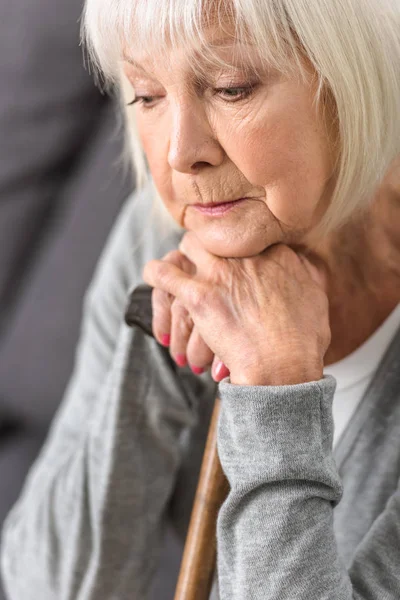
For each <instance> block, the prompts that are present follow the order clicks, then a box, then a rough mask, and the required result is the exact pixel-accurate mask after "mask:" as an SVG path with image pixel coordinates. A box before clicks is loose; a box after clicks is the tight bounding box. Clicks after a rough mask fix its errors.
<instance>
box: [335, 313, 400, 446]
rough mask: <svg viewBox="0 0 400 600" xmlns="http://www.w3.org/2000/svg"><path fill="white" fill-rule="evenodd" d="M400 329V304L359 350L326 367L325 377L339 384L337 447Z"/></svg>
mask: <svg viewBox="0 0 400 600" xmlns="http://www.w3.org/2000/svg"><path fill="white" fill-rule="evenodd" d="M399 327H400V304H398V305H397V307H396V308H395V309H394V310H393V311H392V313H391V314H390V315H389V316H388V318H387V319H386V320H385V321H384V322H383V323H382V325H381V326H380V327H378V329H377V330H376V331H375V332H374V333H373V334H372V336H371V337H370V338H368V339H367V340H366V341H365V342H364V343H363V344H362V345H361V346H360V347H359V348H357V350H355V351H354V352H352V353H351V354H349V355H348V356H346V358H344V359H343V360H340V361H338V362H336V363H334V364H332V365H329V366H327V367H325V368H324V374H325V375H328V374H329V375H333V377H334V378H335V379H336V381H337V387H336V392H335V396H334V398H333V407H332V409H333V421H334V425H335V431H334V437H333V446H334V447H335V445H336V444H337V442H338V440H339V437H340V436H341V434H342V433H343V431H344V430H345V428H346V426H347V424H348V422H349V421H350V419H351V417H352V416H353V414H354V413H355V411H356V408H357V406H358V405H359V403H360V401H361V399H362V397H363V395H364V393H365V391H366V389H367V387H368V385H369V384H370V382H371V380H372V378H373V376H374V374H375V372H376V370H377V368H378V365H379V363H380V361H381V359H382V358H383V355H384V354H385V351H386V350H387V348H388V347H389V344H390V342H391V341H392V339H393V337H394V335H395V333H396V331H397V329H398V328H399Z"/></svg>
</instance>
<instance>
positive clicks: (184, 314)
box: [169, 299, 193, 367]
mask: <svg viewBox="0 0 400 600" xmlns="http://www.w3.org/2000/svg"><path fill="white" fill-rule="evenodd" d="M192 330H193V321H192V319H191V317H190V315H189V313H188V311H187V310H186V309H185V307H184V306H183V305H182V304H181V303H180V302H179V300H177V299H175V300H174V301H173V303H172V305H171V342H170V347H169V348H170V349H169V351H170V354H171V356H172V358H173V359H174V360H175V362H176V364H177V365H178V366H179V367H184V366H185V365H186V364H187V356H186V349H187V345H188V342H189V338H190V335H191V333H192Z"/></svg>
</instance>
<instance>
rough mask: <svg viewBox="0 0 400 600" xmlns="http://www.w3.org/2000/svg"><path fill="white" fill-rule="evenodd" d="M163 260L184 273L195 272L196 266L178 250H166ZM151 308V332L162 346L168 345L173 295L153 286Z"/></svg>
mask: <svg viewBox="0 0 400 600" xmlns="http://www.w3.org/2000/svg"><path fill="white" fill-rule="evenodd" d="M162 260H163V261H164V262H168V263H171V264H173V265H176V266H177V267H179V268H180V269H182V271H184V272H185V273H192V274H194V273H195V272H196V267H195V266H194V264H193V263H192V262H190V260H189V259H188V258H187V257H186V256H185V255H184V254H182V253H181V252H179V250H172V251H171V252H168V254H166V255H165V256H164V257H163V259H162ZM151 301H152V310H153V323H152V329H153V334H154V336H155V338H156V339H157V341H158V342H159V343H160V344H162V345H163V346H169V344H170V340H171V305H172V303H173V301H174V297H173V296H172V295H171V294H168V293H167V292H164V291H163V290H161V289H159V288H153V293H152V297H151Z"/></svg>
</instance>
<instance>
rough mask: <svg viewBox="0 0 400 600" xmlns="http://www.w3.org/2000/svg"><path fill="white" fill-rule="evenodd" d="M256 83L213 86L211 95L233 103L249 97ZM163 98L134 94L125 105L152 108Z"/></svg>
mask: <svg viewBox="0 0 400 600" xmlns="http://www.w3.org/2000/svg"><path fill="white" fill-rule="evenodd" d="M256 87H257V84H251V85H248V84H247V85H242V86H232V87H224V88H214V89H213V90H212V96H214V97H215V96H217V97H219V98H221V99H222V100H223V101H224V102H226V103H227V104H233V103H235V102H239V101H240V100H245V99H247V98H249V97H250V96H251V95H252V94H253V93H254V91H255V89H256ZM161 98H163V96H136V97H135V98H134V99H133V100H132V101H131V102H128V104H127V106H133V105H134V104H140V105H142V107H143V108H145V109H146V110H149V109H151V108H153V107H154V106H155V105H156V103H157V100H159V99H161Z"/></svg>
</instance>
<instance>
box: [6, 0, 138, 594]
mask: <svg viewBox="0 0 400 600" xmlns="http://www.w3.org/2000/svg"><path fill="white" fill-rule="evenodd" d="M81 10H82V2H81V0H35V1H34V2H29V1H28V0H13V1H12V2H5V1H3V2H1V3H0V482H1V484H0V522H2V521H3V519H4V516H5V515H6V513H7V512H8V511H9V509H10V507H11V505H12V503H13V502H14V501H15V499H16V497H17V495H18V493H19V491H20V488H21V485H22V482H23V480H24V478H25V475H26V472H27V470H28V468H29V465H30V464H31V462H32V461H33V459H34V457H35V456H36V454H37V451H38V449H39V448H40V446H41V445H42V443H43V439H44V435H45V433H46V431H47V429H48V425H49V423H50V420H51V418H52V416H53V413H54V411H55V409H56V408H57V405H58V403H59V401H60V399H61V397H62V393H63V390H64V387H65V385H66V382H67V379H68V376H69V374H70V371H71V369H72V363H73V352H74V346H75V343H76V338H77V336H78V329H79V321H80V315H81V305H82V297H83V294H84V290H85V288H86V287H87V283H88V281H89V279H90V277H91V275H92V271H93V268H94V265H95V262H96V260H97V257H98V255H99V253H100V250H101V247H102V245H103V243H104V240H105V238H106V237H107V234H108V231H109V229H110V227H111V225H112V223H113V221H114V218H115V216H116V214H117V212H118V211H119V209H120V207H121V204H122V202H123V200H124V199H125V197H126V196H127V195H128V193H129V191H130V190H131V189H132V187H133V186H132V181H130V179H129V177H127V176H125V174H124V169H123V168H122V166H121V154H122V139H121V138H122V136H121V134H120V133H119V127H118V123H117V121H116V119H115V116H114V114H115V110H114V106H113V102H112V101H111V100H110V98H108V97H106V96H105V95H102V94H101V93H100V92H99V90H98V89H97V88H96V87H95V85H94V82H93V79H92V77H91V75H90V74H89V73H88V72H87V70H85V68H84V64H83V63H84V60H83V55H82V49H81V48H80V46H79V16H80V13H81ZM0 598H3V593H2V592H1V590H0Z"/></svg>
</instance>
